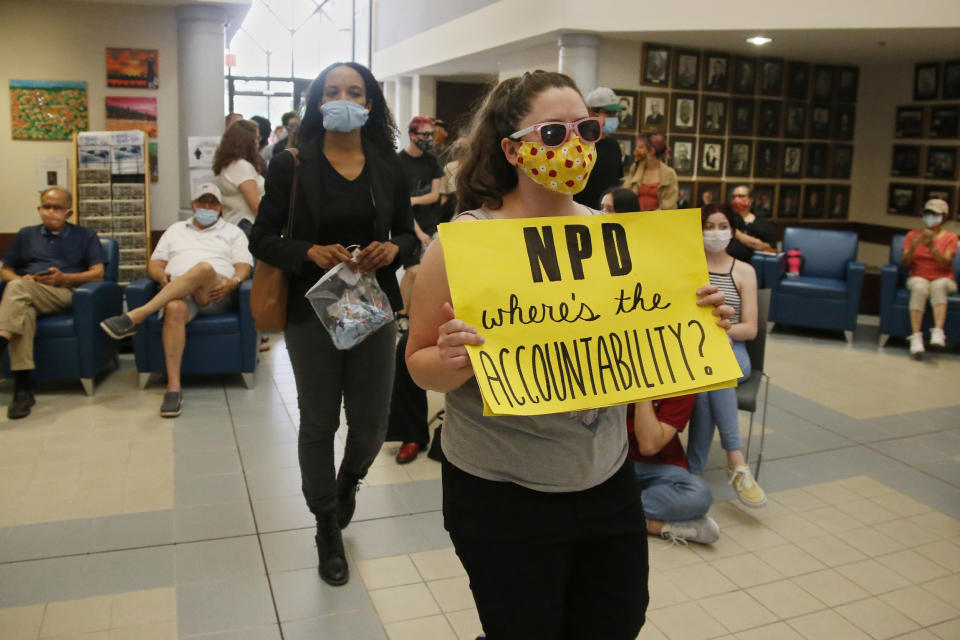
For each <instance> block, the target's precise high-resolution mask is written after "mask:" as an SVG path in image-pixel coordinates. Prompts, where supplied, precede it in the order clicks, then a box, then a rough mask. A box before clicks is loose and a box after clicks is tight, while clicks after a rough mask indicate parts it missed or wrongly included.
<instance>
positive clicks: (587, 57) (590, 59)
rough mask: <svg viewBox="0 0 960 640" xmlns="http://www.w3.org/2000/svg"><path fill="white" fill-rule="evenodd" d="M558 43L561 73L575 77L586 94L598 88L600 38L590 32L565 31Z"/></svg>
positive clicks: (582, 91)
mask: <svg viewBox="0 0 960 640" xmlns="http://www.w3.org/2000/svg"><path fill="white" fill-rule="evenodd" d="M557 45H558V47H559V48H560V65H559V69H560V73H565V74H567V75H568V76H570V77H571V78H573V81H574V82H576V83H577V87H579V89H580V92H581V93H583V94H584V95H586V94H587V93H589V92H590V91H593V90H594V89H596V87H597V51H598V50H599V48H600V38H598V37H597V36H595V35H592V34H589V33H564V34H561V36H560V38H559V39H558V40H557Z"/></svg>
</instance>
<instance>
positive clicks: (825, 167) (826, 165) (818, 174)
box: [803, 142, 830, 179]
mask: <svg viewBox="0 0 960 640" xmlns="http://www.w3.org/2000/svg"><path fill="white" fill-rule="evenodd" d="M806 156H807V157H806V162H805V163H804V164H805V166H806V168H805V169H804V172H803V173H804V176H805V177H807V178H817V179H823V178H826V177H827V174H828V173H829V169H830V145H829V144H827V143H826V142H811V143H809V144H807V149H806Z"/></svg>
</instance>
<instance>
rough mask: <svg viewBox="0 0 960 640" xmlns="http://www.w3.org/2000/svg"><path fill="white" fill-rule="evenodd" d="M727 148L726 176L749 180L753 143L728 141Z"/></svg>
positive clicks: (735, 140) (736, 140)
mask: <svg viewBox="0 0 960 640" xmlns="http://www.w3.org/2000/svg"><path fill="white" fill-rule="evenodd" d="M729 147H730V148H729V150H728V151H727V176H728V177H729V176H734V177H737V178H749V177H750V168H751V164H752V163H751V159H752V158H753V142H751V141H750V140H739V139H734V140H730V142H729Z"/></svg>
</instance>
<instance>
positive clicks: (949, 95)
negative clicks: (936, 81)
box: [940, 60, 960, 100]
mask: <svg viewBox="0 0 960 640" xmlns="http://www.w3.org/2000/svg"><path fill="white" fill-rule="evenodd" d="M940 95H941V97H942V98H943V99H944V100H956V99H957V98H960V60H951V61H949V62H944V63H943V91H941V93H940Z"/></svg>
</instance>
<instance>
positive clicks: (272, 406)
mask: <svg viewBox="0 0 960 640" xmlns="http://www.w3.org/2000/svg"><path fill="white" fill-rule="evenodd" d="M230 407H231V409H233V408H234V404H233V402H231V403H230ZM233 425H234V426H235V427H244V426H264V425H282V426H286V427H290V428H293V420H292V419H291V417H290V414H289V413H287V410H286V408H285V407H284V406H283V404H282V403H281V402H280V398H279V396H278V397H277V401H276V402H275V403H269V402H268V403H258V404H256V405H250V406H242V407H240V406H238V407H237V410H236V411H233Z"/></svg>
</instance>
